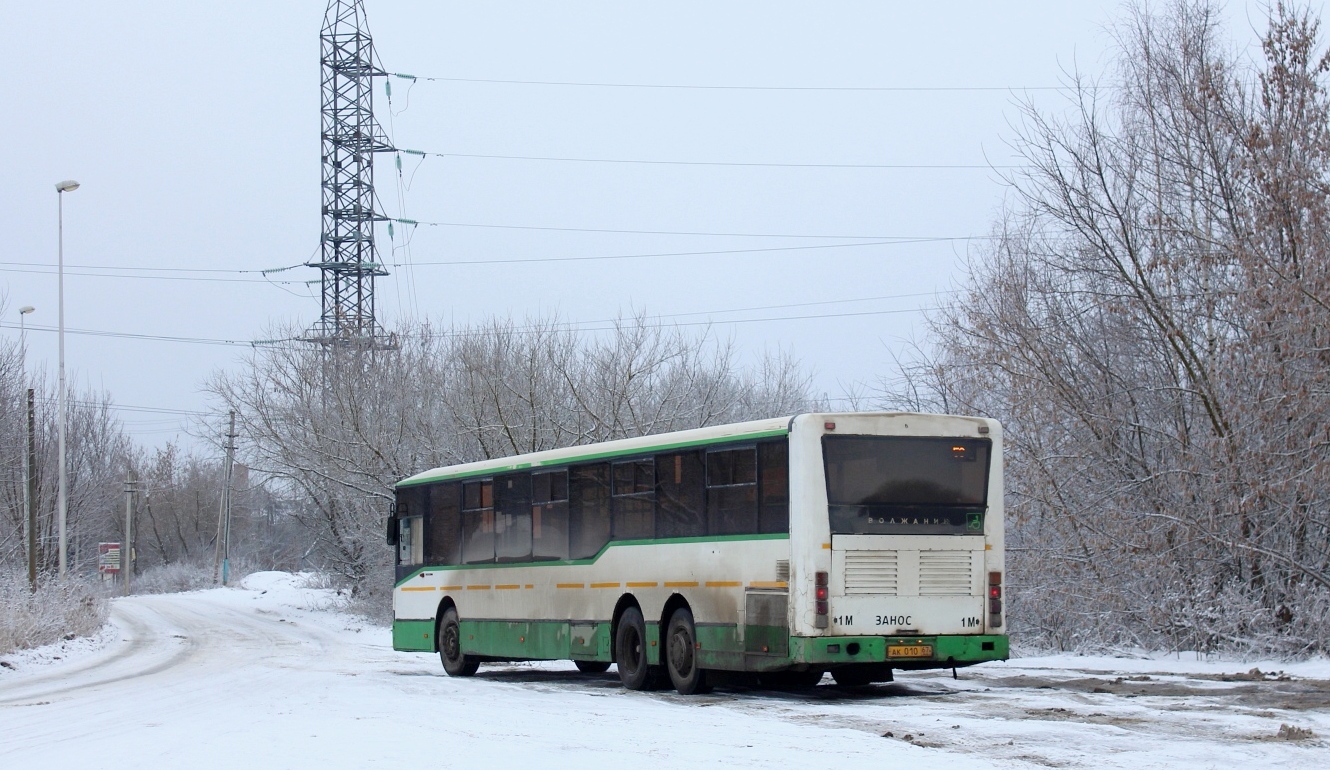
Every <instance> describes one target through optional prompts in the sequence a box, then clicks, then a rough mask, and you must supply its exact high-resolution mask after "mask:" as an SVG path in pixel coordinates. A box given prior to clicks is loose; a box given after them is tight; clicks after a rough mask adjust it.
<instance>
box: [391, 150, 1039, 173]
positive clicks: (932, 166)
mask: <svg viewBox="0 0 1330 770" xmlns="http://www.w3.org/2000/svg"><path fill="white" fill-rule="evenodd" d="M399 152H402V153H405V154H407V155H417V156H420V157H433V158H482V159H490V160H534V161H552V162H560V163H619V164H632V165H644V166H724V167H755V168H863V169H898V170H940V169H966V170H983V171H989V170H996V169H1013V168H1024V167H1023V166H1016V165H994V164H976V163H969V164H967V163H762V162H756V161H754V162H748V161H716V160H646V159H642V158H574V157H563V156H549V155H489V154H481V153H469V152H425V151H422V150H406V149H401V150H399Z"/></svg>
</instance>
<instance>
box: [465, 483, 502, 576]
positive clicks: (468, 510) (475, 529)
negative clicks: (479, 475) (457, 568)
mask: <svg viewBox="0 0 1330 770" xmlns="http://www.w3.org/2000/svg"><path fill="white" fill-rule="evenodd" d="M462 561H463V562H464V563H466V564H485V563H488V562H492V561H494V482H493V481H470V482H466V483H464V484H462Z"/></svg>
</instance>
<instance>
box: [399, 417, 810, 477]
mask: <svg viewBox="0 0 1330 770" xmlns="http://www.w3.org/2000/svg"><path fill="white" fill-rule="evenodd" d="M789 434H790V431H789V430H788V429H781V430H764V431H760V432H758V433H740V434H738V435H733V436H717V437H714V438H706V439H695V440H693V441H680V442H676V443H671V444H652V445H650V446H643V447H637V448H636V449H617V450H614V451H611V452H588V453H587V454H579V455H574V456H572V457H561V458H559V459H558V460H550V461H549V462H548V463H540V464H537V463H533V462H531V461H530V460H527V461H525V462H518V463H511V464H509V465H496V466H492V467H489V468H481V469H480V470H473V471H465V472H462V473H440V474H437V475H434V476H425V477H423V478H418V479H412V480H411V481H410V482H406V481H401V482H398V484H397V489H404V488H406V487H418V486H420V485H421V484H433V483H435V482H438V481H456V480H458V479H470V478H476V477H478V476H481V477H483V476H493V475H495V474H499V473H508V472H511V471H519V470H528V469H533V468H559V467H561V466H564V465H573V464H576V463H584V462H587V461H589V460H605V459H609V458H613V457H636V456H639V455H647V454H654V453H656V452H664V451H669V450H671V449H687V448H688V447H696V446H708V445H710V444H732V443H735V442H743V441H756V440H758V439H764V438H775V437H777V436H788V435H789Z"/></svg>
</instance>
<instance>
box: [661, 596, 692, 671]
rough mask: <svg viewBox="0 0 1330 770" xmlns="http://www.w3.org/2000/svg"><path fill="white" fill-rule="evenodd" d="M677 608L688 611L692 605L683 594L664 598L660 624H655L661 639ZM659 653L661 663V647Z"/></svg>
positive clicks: (662, 651)
mask: <svg viewBox="0 0 1330 770" xmlns="http://www.w3.org/2000/svg"><path fill="white" fill-rule="evenodd" d="M679 609H685V610H688V611H689V612H692V611H693V607H692V605H691V604H689V603H688V600H687V599H685V598H684V596H683V594H679V593H676V594H671V595H670V598H669V599H666V600H665V607H664V608H663V609H662V610H661V611H660V625H659V626H657V628H659V629H660V637H661V639H664V638H665V629H667V628H669V627H670V618H672V617H674V613H675V611H676V610H679ZM662 644H663V642H662ZM660 654H661V662H662V663H663V662H664V661H665V658H664V655H665V652H664V650H663V649H662V650H661V653H660Z"/></svg>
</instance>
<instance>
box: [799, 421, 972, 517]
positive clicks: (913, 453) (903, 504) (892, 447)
mask: <svg viewBox="0 0 1330 770" xmlns="http://www.w3.org/2000/svg"><path fill="white" fill-rule="evenodd" d="M991 449H992V442H990V441H989V440H987V439H971V438H933V437H917V436H826V437H824V438H823V440H822V452H823V458H824V461H825V463H826V473H827V502H828V503H829V511H828V512H829V515H830V518H831V531H832V533H833V534H842V535H847V534H920V535H924V534H927V535H934V534H936V535H943V534H958V535H959V534H970V535H974V534H982V533H983V530H984V511H985V509H986V508H987V505H988V465H989V462H988V459H989V454H990V451H991Z"/></svg>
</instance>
